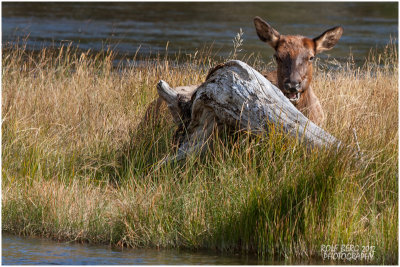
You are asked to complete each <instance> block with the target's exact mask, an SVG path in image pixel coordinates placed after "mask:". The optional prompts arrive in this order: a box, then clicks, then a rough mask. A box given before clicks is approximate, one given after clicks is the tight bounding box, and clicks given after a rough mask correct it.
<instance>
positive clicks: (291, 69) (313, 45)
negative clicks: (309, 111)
mask: <svg viewBox="0 0 400 267" xmlns="http://www.w3.org/2000/svg"><path fill="white" fill-rule="evenodd" d="M254 25H255V27H256V31H257V35H258V37H259V38H260V39H261V41H263V42H266V43H267V44H269V45H270V46H271V47H272V48H274V49H275V55H274V57H275V59H276V62H277V80H278V87H279V88H280V89H281V91H282V92H283V93H284V94H285V96H286V97H287V98H289V100H290V101H291V102H292V103H294V104H296V103H298V102H299V100H300V96H301V94H302V93H303V92H305V91H306V90H307V89H308V88H309V86H310V83H311V80H312V71H313V65H312V61H313V59H314V57H315V55H316V54H318V53H321V52H323V51H325V50H329V49H331V48H333V47H334V46H335V44H336V43H337V42H338V41H339V39H340V37H341V36H342V33H343V28H342V27H340V26H338V27H334V28H331V29H329V30H327V31H325V32H324V33H322V34H321V35H319V36H318V37H315V38H313V39H311V38H307V37H304V36H300V35H281V34H279V32H278V31H276V30H275V29H274V28H272V27H271V26H270V25H269V24H268V23H267V22H266V21H264V20H263V19H261V18H260V17H255V18H254Z"/></svg>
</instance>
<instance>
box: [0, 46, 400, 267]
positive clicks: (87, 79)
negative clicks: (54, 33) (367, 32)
mask: <svg viewBox="0 0 400 267" xmlns="http://www.w3.org/2000/svg"><path fill="white" fill-rule="evenodd" d="M177 57H179V60H178V59H177V58H170V57H167V56H159V57H158V58H156V59H150V58H141V59H140V62H142V63H141V64H139V65H135V64H131V65H128V66H124V67H122V65H119V66H117V67H115V66H114V65H113V62H114V58H113V53H112V52H111V51H108V52H104V53H97V54H96V53H89V52H88V53H86V52H85V53H83V52H81V51H78V50H75V49H73V48H72V47H71V46H64V47H62V48H61V49H60V50H42V51H41V52H39V53H38V54H34V53H31V52H28V51H26V50H25V49H24V48H23V47H10V48H3V58H2V64H3V72H2V87H3V91H2V99H3V102H2V114H3V118H2V119H3V124H2V178H3V179H2V226H3V230H6V231H9V232H12V233H16V234H22V235H40V236H45V237H50V238H54V239H59V240H76V241H79V242H90V243H104V244H112V245H118V246H129V247H161V248H175V247H179V248H188V249H200V248H206V249H212V250H220V251H225V252H242V253H257V254H258V255H259V256H260V257H262V258H264V259H273V258H275V259H286V260H287V261H289V262H290V261H292V260H296V259H300V258H301V259H310V258H313V257H321V254H320V248H321V245H323V244H325V245H329V244H341V243H345V244H354V245H359V246H363V245H368V244H369V245H374V246H376V252H375V255H374V262H375V263H396V262H397V260H398V256H397V252H398V240H397V236H398V227H397V225H398V222H397V219H398V206H397V205H398V204H397V203H398V195H397V192H398V178H397V173H398V163H397V157H398V128H397V127H398V102H397V100H398V85H397V81H398V68H397V50H396V47H395V46H394V45H388V47H387V48H386V49H385V51H384V52H382V53H380V54H373V53H372V54H371V57H370V58H369V59H368V60H367V61H366V63H365V65H364V66H362V67H357V66H354V65H353V64H351V61H349V63H348V64H340V66H339V67H337V68H336V70H332V69H328V68H324V66H323V65H319V67H318V68H319V70H317V71H316V73H315V75H314V80H313V88H314V90H315V91H316V94H317V95H318V96H319V97H320V99H321V102H322V106H323V107H324V110H325V112H326V114H327V120H326V122H325V124H324V125H323V128H324V129H326V130H327V131H329V132H330V133H332V134H333V135H335V136H336V137H338V138H339V139H341V140H343V141H345V142H346V143H349V144H352V145H354V143H355V140H354V138H353V129H355V131H356V133H357V136H358V141H359V144H360V146H361V149H362V150H363V152H364V154H365V158H366V162H365V164H363V165H361V166H360V165H359V164H357V163H356V162H354V159H353V158H352V157H350V156H349V155H347V154H346V153H344V152H343V153H339V154H333V153H331V152H330V151H312V153H308V152H307V151H305V150H304V148H303V147H302V146H301V145H299V144H297V143H296V142H293V141H291V140H288V139H287V138H283V137H282V135H281V134H279V133H270V134H269V136H268V137H266V136H264V137H263V136H259V137H250V136H247V135H246V134H241V135H239V136H237V137H231V136H226V135H224V134H222V135H220V136H219V138H217V139H216V141H215V142H214V143H213V145H212V147H211V148H210V151H209V152H207V153H206V154H205V155H204V157H199V156H196V155H194V156H191V157H189V158H188V159H187V160H186V161H185V162H182V163H179V164H171V165H166V166H163V167H161V168H156V166H157V163H158V161H160V160H161V159H162V158H163V157H164V156H166V155H168V154H169V153H173V148H172V146H171V138H172V134H173V131H174V125H173V124H172V121H171V117H170V115H169V114H168V111H167V109H166V108H164V109H163V110H162V112H161V118H160V119H159V120H157V121H155V122H153V121H142V119H143V117H144V114H145V111H146V108H147V106H148V104H149V103H150V102H151V101H152V100H153V99H155V98H156V97H157V93H156V88H155V86H156V84H157V82H158V80H160V79H163V80H165V81H167V82H168V83H169V84H170V85H172V86H179V85H186V84H197V83H201V82H202V81H204V79H205V76H206V74H207V70H208V68H210V67H212V66H214V65H215V64H217V63H218V62H217V60H216V59H215V58H214V57H212V56H211V52H210V51H209V50H207V49H204V50H203V51H200V52H198V53H195V54H192V55H185V56H183V55H178V56H177ZM135 59H136V58H135ZM137 59H138V58H137ZM251 59H252V60H251ZM244 60H246V61H248V62H249V63H250V64H251V65H253V66H254V65H256V67H257V68H258V69H261V68H266V66H264V65H262V64H261V63H260V61H259V59H254V58H251V57H247V59H244ZM178 61H179V62H186V63H187V64H177V62H178Z"/></svg>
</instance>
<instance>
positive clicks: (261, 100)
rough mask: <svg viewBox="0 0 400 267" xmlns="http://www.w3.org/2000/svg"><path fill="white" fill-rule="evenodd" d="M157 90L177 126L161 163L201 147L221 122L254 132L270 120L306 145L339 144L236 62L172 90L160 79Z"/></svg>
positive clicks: (239, 62)
mask: <svg viewBox="0 0 400 267" xmlns="http://www.w3.org/2000/svg"><path fill="white" fill-rule="evenodd" d="M182 88H183V89H184V91H182ZM157 90H158V93H159V95H160V97H161V98H162V99H163V100H165V101H166V102H167V105H168V107H169V109H170V111H171V114H172V116H173V117H174V121H175V122H176V123H177V124H178V125H179V127H181V128H182V129H183V130H182V129H181V130H182V134H181V137H180V139H179V138H178V139H179V141H177V142H178V145H179V147H178V152H177V154H176V155H175V156H173V157H170V158H168V159H166V160H167V161H170V160H181V159H183V158H185V157H186V156H187V154H190V153H193V152H199V151H202V150H203V149H204V148H205V143H206V142H207V140H208V138H209V137H210V136H211V134H212V132H213V130H214V128H215V127H221V126H228V127H232V128H235V129H237V130H247V131H250V132H253V133H260V132H265V131H268V129H269V127H271V123H272V124H274V125H277V126H280V127H282V129H283V130H284V131H285V132H286V133H288V134H289V135H291V136H293V137H295V138H298V140H300V142H303V143H304V144H305V145H306V146H308V147H326V146H335V147H339V146H340V141H339V140H337V139H336V138H335V137H333V136H332V135H331V134H329V133H327V132H326V131H324V130H323V129H321V128H320V127H318V126H317V125H316V124H314V123H313V122H312V121H310V120H309V119H307V118H306V117H305V116H304V115H303V114H302V113H301V112H300V111H299V110H297V109H296V108H295V107H294V106H293V104H292V103H290V101H289V100H288V99H287V98H286V97H285V96H284V94H283V93H282V92H281V90H279V89H278V88H277V87H275V86H274V85H273V84H271V83H270V82H269V81H268V80H267V79H266V78H265V77H264V76H263V75H261V74H260V73H259V72H257V71H256V70H254V69H253V68H251V67H250V66H248V65H247V64H246V63H244V62H241V61H238V60H233V61H229V62H226V63H225V64H222V65H219V66H217V67H216V68H214V69H213V70H211V71H210V73H209V75H208V76H207V79H206V81H205V82H204V83H203V84H201V85H200V86H198V87H197V88H196V87H195V86H194V87H193V86H192V87H181V88H180V89H178V90H176V89H172V88H171V87H169V85H168V84H167V83H166V82H164V81H162V80H161V81H160V82H159V83H158V85H157Z"/></svg>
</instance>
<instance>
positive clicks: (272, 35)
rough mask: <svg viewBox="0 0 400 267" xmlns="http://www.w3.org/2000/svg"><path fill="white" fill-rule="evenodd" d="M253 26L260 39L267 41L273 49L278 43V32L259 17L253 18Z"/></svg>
mask: <svg viewBox="0 0 400 267" xmlns="http://www.w3.org/2000/svg"><path fill="white" fill-rule="evenodd" d="M254 26H255V27H256V31H257V35H258V37H259V38H260V40H261V41H263V42H266V43H268V44H269V45H270V46H272V47H273V48H274V49H275V47H276V45H277V44H278V41H279V38H280V34H279V32H277V31H276V30H275V29H274V28H272V27H271V25H269V24H268V23H267V22H266V21H264V20H263V19H262V18H260V17H255V18H254Z"/></svg>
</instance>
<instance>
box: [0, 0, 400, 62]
mask: <svg viewBox="0 0 400 267" xmlns="http://www.w3.org/2000/svg"><path fill="white" fill-rule="evenodd" d="M2 12H3V13H2V41H3V43H7V42H14V41H16V40H20V41H21V40H22V39H24V38H25V37H27V36H29V37H28V38H27V41H28V48H30V49H40V48H41V47H43V46H52V45H59V44H60V43H65V42H70V41H72V42H73V43H74V45H78V46H79V47H80V48H82V49H84V50H86V49H92V50H101V49H103V48H107V47H110V48H112V49H114V50H115V51H117V52H118V53H119V54H121V55H127V56H128V57H131V56H132V55H134V54H135V53H136V52H137V51H138V53H139V54H141V55H148V54H153V55H154V54H156V53H158V52H160V53H165V48H166V44H167V43H168V53H169V54H172V55H174V54H177V53H182V54H185V53H194V52H195V51H196V50H199V49H201V48H202V47H204V46H205V45H206V46H212V47H213V51H214V53H215V54H216V55H219V56H223V57H226V56H227V55H229V53H230V52H231V51H232V49H233V45H232V39H233V38H234V37H235V35H236V34H237V32H238V31H239V29H240V28H242V30H243V32H244V35H243V40H244V42H243V46H242V47H241V50H242V51H241V52H240V55H250V54H251V53H261V54H262V55H263V56H265V57H266V58H270V56H272V54H273V49H271V48H269V47H268V46H267V45H266V44H265V43H262V42H261V41H260V40H259V39H258V37H257V35H256V32H255V29H254V25H253V18H254V17H255V16H261V17H262V18H264V19H265V20H266V21H268V22H269V23H270V24H271V25H272V26H273V27H274V28H275V29H277V30H278V31H279V32H280V33H282V34H302V35H306V36H308V37H316V36H318V35H319V34H321V33H322V32H323V31H325V30H326V29H328V28H331V27H333V26H336V25H342V26H343V27H344V33H343V36H342V38H341V40H340V41H339V43H338V44H337V45H336V46H335V48H334V49H332V50H331V51H328V52H326V53H324V54H323V55H321V56H322V57H327V56H328V55H330V56H331V57H335V58H336V59H338V60H347V58H348V56H349V54H350V52H351V53H352V54H353V56H354V59H355V60H362V61H363V59H364V58H365V56H366V55H367V54H368V52H369V50H370V49H371V48H375V47H378V48H382V47H384V46H385V45H386V44H387V43H389V42H390V39H391V37H394V38H396V37H397V35H398V3H397V2H391V3H389V2H369V3H360V2H319V3H315V2H314V3H307V2H300V3H296V2H286V3H285V2H272V3H271V2H269V3H268V2H258V3H255V2H252V3H245V2H242V3H232V2H224V3H204V2H203V3H195V2H192V3H184V2H180V3H176V2H175V3H174V2H161V3H145V2H131V3H128V2H124V3H105V2H101V3H94V2H87V3H85V2H75V3H74V2H69V3H65V2H64V3H60V2H58V3H49V2H47V3H26V2H25V3H2Z"/></svg>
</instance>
